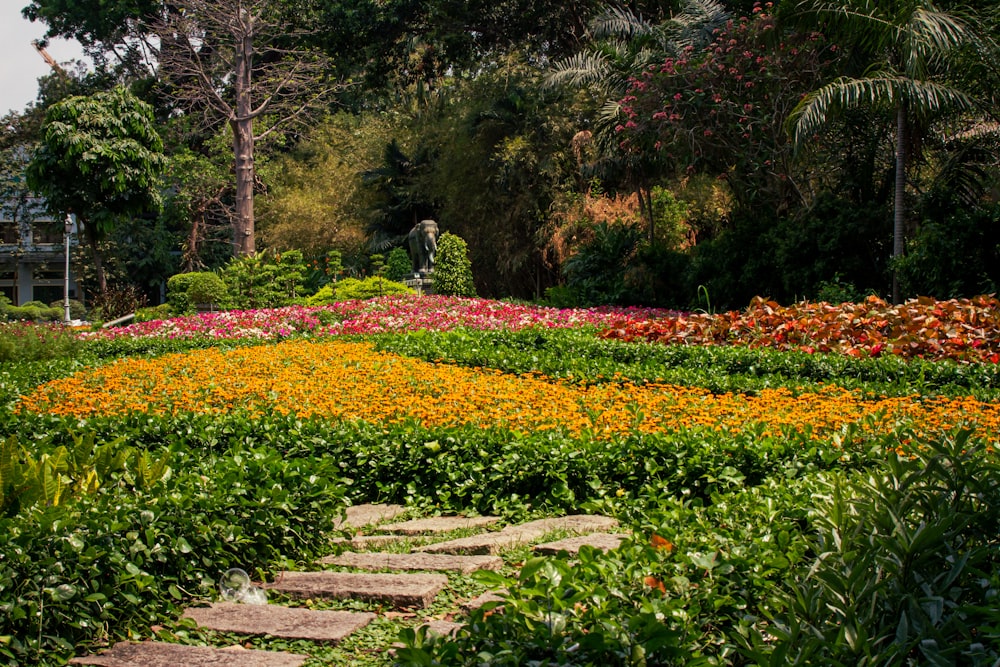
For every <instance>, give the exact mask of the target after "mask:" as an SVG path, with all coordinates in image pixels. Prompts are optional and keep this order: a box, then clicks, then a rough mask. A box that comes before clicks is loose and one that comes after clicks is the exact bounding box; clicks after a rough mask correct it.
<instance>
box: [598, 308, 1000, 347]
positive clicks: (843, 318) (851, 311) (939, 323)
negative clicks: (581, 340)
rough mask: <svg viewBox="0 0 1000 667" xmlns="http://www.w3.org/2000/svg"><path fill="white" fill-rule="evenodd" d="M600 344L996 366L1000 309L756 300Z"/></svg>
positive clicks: (662, 322)
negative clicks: (726, 348) (713, 347)
mask: <svg viewBox="0 0 1000 667" xmlns="http://www.w3.org/2000/svg"><path fill="white" fill-rule="evenodd" d="M602 336H603V337H605V338H612V339H619V340H628V341H637V340H645V341H649V342H656V343H674V344H676V343H680V344H688V345H748V346H751V347H770V348H775V349H779V350H796V349H797V350H802V351H804V352H808V353H810V354H811V353H814V352H837V353H840V354H848V355H851V356H854V357H862V356H870V357H877V356H879V355H883V354H894V355H898V356H901V357H905V358H914V357H919V358H924V359H953V360H956V361H965V362H987V363H998V362H1000V302H998V301H997V299H996V298H995V297H994V296H992V295H990V296H979V297H976V298H974V299H951V300H950V301H937V300H935V299H931V298H927V297H921V298H919V299H913V300H910V301H907V302H906V303H904V304H902V305H898V306H894V305H891V304H889V303H886V302H885V301H883V300H882V299H879V298H878V297H875V296H870V297H868V298H867V299H865V301H864V302H862V303H857V304H854V303H844V304H841V305H832V304H828V303H825V302H824V303H808V302H802V303H797V304H795V305H792V306H781V305H779V304H777V303H775V302H773V301H768V300H766V299H763V298H760V297H758V298H756V299H755V300H754V301H753V302H752V303H751V304H750V306H749V307H748V308H747V309H746V310H744V311H742V312H739V311H730V312H728V313H722V314H719V315H709V314H686V315H679V316H677V317H668V318H664V319H657V320H638V319H630V320H628V321H626V322H625V323H624V324H623V325H621V326H617V327H614V328H612V329H608V330H606V331H605V332H603V333H602Z"/></svg>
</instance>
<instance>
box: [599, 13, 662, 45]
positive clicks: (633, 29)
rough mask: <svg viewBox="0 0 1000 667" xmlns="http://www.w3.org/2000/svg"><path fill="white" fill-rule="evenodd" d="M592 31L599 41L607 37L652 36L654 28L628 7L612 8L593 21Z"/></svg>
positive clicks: (632, 37)
mask: <svg viewBox="0 0 1000 667" xmlns="http://www.w3.org/2000/svg"><path fill="white" fill-rule="evenodd" d="M590 29H591V31H592V32H593V33H594V36H595V37H597V38H598V39H602V38H606V37H624V38H627V39H636V38H640V37H646V36H648V35H650V34H651V33H652V32H653V30H654V27H653V24H651V23H649V22H648V21H646V20H645V19H644V18H642V16H640V15H638V14H635V13H634V12H633V11H632V10H631V9H629V8H628V7H617V6H611V7H608V8H607V9H606V10H605V11H604V12H602V13H601V14H600V15H598V16H597V17H596V18H594V20H593V21H591V23H590Z"/></svg>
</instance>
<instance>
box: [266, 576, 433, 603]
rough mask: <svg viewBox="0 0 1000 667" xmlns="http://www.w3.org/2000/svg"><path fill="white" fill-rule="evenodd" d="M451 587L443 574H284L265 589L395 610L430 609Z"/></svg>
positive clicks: (296, 595) (291, 594) (298, 596)
mask: <svg viewBox="0 0 1000 667" xmlns="http://www.w3.org/2000/svg"><path fill="white" fill-rule="evenodd" d="M447 584H448V577H447V576H446V575H443V574H378V573H361V574H358V573H354V572H281V573H279V574H278V576H277V578H276V580H275V582H274V583H273V584H266V585H265V588H269V589H271V590H275V591H278V592H280V593H285V594H287V595H290V596H292V597H296V598H317V599H334V600H343V599H353V600H363V601H365V602H378V603H385V604H388V605H391V606H392V607H394V608H397V609H399V608H403V607H421V608H426V607H428V606H430V604H431V602H433V600H434V597H435V596H436V595H437V594H438V592H439V591H440V590H441V589H442V588H444V587H445V586H446V585H447Z"/></svg>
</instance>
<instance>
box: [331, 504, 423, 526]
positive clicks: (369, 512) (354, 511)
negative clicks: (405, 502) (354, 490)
mask: <svg viewBox="0 0 1000 667" xmlns="http://www.w3.org/2000/svg"><path fill="white" fill-rule="evenodd" d="M405 512H406V508H405V507H403V506H402V505H382V504H370V503H366V504H364V505H351V506H350V507H348V508H347V510H346V517H345V518H342V519H337V521H335V522H334V527H335V528H338V529H341V528H363V527H365V526H371V525H374V524H377V523H381V522H383V521H390V520H392V519H395V518H396V517H397V516H399V515H400V514H403V513H405Z"/></svg>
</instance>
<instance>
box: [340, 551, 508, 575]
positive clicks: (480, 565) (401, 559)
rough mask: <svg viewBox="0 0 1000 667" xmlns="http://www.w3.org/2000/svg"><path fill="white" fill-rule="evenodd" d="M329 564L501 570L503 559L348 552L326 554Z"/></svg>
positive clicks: (456, 570) (358, 566)
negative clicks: (332, 554) (328, 555)
mask: <svg viewBox="0 0 1000 667" xmlns="http://www.w3.org/2000/svg"><path fill="white" fill-rule="evenodd" d="M323 563H324V564H325V565H339V566H341V567H355V568H358V569H362V570H432V571H435V572H460V573H462V574H468V573H470V572H475V571H476V570H499V569H500V568H501V567H503V559H502V558H500V557H499V556H456V555H452V554H429V553H409V554H392V553H378V552H368V553H360V554H358V553H345V554H340V555H339V556H331V557H329V558H324V559H323Z"/></svg>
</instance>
